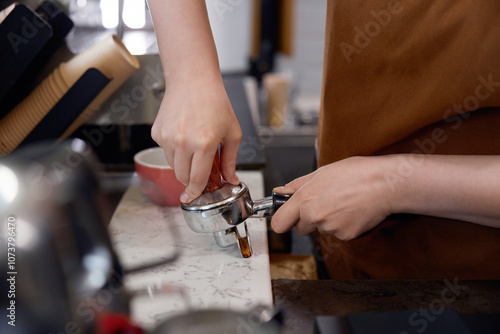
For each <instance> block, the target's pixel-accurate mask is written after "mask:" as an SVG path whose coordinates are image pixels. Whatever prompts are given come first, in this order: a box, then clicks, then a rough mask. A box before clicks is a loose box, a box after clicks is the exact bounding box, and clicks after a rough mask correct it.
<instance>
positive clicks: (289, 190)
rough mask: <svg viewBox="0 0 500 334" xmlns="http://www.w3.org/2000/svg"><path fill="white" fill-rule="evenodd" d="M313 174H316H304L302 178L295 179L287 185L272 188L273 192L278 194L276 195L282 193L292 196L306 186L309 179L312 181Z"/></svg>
mask: <svg viewBox="0 0 500 334" xmlns="http://www.w3.org/2000/svg"><path fill="white" fill-rule="evenodd" d="M315 174H316V172H312V173H310V174H306V175H304V176H301V177H299V178H296V179H295V180H293V181H291V182H289V183H287V184H286V185H284V186H282V187H276V188H274V189H273V191H275V192H278V193H282V194H294V193H296V192H297V190H299V189H300V188H301V187H302V186H303V185H304V184H306V183H307V182H308V181H309V180H310V179H312V178H313V177H314V175H315Z"/></svg>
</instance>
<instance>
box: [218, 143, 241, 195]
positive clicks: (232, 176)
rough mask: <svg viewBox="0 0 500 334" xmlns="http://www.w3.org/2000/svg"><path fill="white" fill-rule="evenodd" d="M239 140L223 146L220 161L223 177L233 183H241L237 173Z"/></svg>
mask: <svg viewBox="0 0 500 334" xmlns="http://www.w3.org/2000/svg"><path fill="white" fill-rule="evenodd" d="M238 146H239V142H230V143H227V144H224V145H223V146H222V147H221V153H220V163H221V173H222V178H223V179H224V180H225V181H226V182H229V183H231V184H236V185H237V184H239V183H240V180H239V179H238V176H237V175H236V160H237V158H238Z"/></svg>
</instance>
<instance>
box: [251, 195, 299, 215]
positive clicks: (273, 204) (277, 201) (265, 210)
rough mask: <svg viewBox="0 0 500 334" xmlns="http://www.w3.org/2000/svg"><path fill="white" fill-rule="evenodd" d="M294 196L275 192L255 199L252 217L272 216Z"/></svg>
mask: <svg viewBox="0 0 500 334" xmlns="http://www.w3.org/2000/svg"><path fill="white" fill-rule="evenodd" d="M290 197H292V194H282V193H278V192H273V195H272V196H268V197H264V198H262V199H258V200H256V201H253V205H252V209H253V214H252V216H251V217H252V218H263V217H271V216H272V215H274V214H275V213H276V211H277V210H278V209H279V208H280V207H281V206H282V205H283V204H285V203H286V201H288V200H289V199H290Z"/></svg>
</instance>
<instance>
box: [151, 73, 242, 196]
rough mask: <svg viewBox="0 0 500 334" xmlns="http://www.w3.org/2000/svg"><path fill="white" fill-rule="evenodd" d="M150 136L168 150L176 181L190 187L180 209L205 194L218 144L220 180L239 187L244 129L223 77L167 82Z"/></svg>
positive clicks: (166, 153) (167, 156) (187, 187)
mask: <svg viewBox="0 0 500 334" xmlns="http://www.w3.org/2000/svg"><path fill="white" fill-rule="evenodd" d="M169 83H170V84H169ZM151 136H152V138H153V139H154V140H155V141H156V142H157V143H158V145H159V146H161V147H162V148H163V149H164V151H165V157H166V158H167V161H168V163H169V164H170V166H172V167H173V168H174V170H175V175H176V177H177V179H178V180H179V181H181V182H182V183H183V184H184V185H185V186H186V189H185V190H184V192H183V193H182V195H181V198H180V200H181V202H182V203H189V202H191V201H192V200H193V199H195V198H196V197H198V196H199V195H200V194H201V193H202V191H203V189H204V188H205V186H206V184H207V181H208V177H209V175H210V171H211V167H212V163H213V159H214V156H215V153H216V152H217V149H218V147H219V144H220V145H221V151H220V153H221V171H222V177H223V178H224V180H225V181H226V182H229V183H233V184H238V183H239V180H238V177H237V176H236V158H237V153H238V146H239V144H240V140H241V128H240V125H239V123H238V120H237V119H236V116H235V115H234V112H233V109H232V107H231V103H230V102H229V99H228V97H227V94H226V91H225V88H224V85H223V82H222V78H221V76H220V75H218V76H217V75H215V76H207V77H202V76H201V75H200V76H198V77H197V78H196V79H195V80H185V77H184V79H182V78H180V79H179V80H175V78H169V80H168V83H167V88H166V91H165V97H164V99H163V102H162V104H161V106H160V110H159V111H158V115H157V116H156V119H155V121H154V124H153V127H152V130H151Z"/></svg>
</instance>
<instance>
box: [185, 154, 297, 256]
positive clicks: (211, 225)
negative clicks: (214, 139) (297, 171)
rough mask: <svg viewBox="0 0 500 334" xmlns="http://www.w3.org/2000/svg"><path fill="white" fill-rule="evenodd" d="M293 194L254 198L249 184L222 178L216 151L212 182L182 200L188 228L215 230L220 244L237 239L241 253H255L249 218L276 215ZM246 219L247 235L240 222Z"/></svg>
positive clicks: (276, 194) (247, 254)
mask: <svg viewBox="0 0 500 334" xmlns="http://www.w3.org/2000/svg"><path fill="white" fill-rule="evenodd" d="M290 197H291V195H286V194H280V193H276V192H275V193H273V195H272V196H269V197H265V198H263V199H259V200H256V201H253V200H252V198H251V196H250V191H249V189H248V187H247V185H246V184H245V183H243V182H241V183H240V184H239V185H233V184H230V183H224V182H222V178H221V173H220V164H219V155H218V154H216V155H215V158H214V163H213V165H212V171H211V174H210V178H209V182H208V184H207V186H206V188H205V190H204V192H203V193H202V194H201V195H200V196H199V197H198V198H196V199H195V200H193V201H192V202H190V203H188V204H184V203H183V204H181V208H182V213H183V214H184V219H185V220H186V223H187V225H188V226H189V228H190V229H191V230H192V231H194V232H197V233H212V234H213V235H214V238H215V241H216V243H217V245H219V246H220V247H227V246H230V245H232V244H234V243H235V242H237V245H238V248H239V250H240V253H241V256H242V257H244V258H247V257H250V256H251V255H252V246H251V243H250V237H249V234H248V228H247V225H246V219H247V218H263V217H269V216H272V215H274V213H275V212H276V210H278V208H279V207H280V206H281V205H283V204H284V203H285V202H286V201H287V200H288V199H289V198H290ZM241 223H243V226H244V229H245V235H241V234H240V232H239V231H238V228H237V226H238V225H240V224H241Z"/></svg>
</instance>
